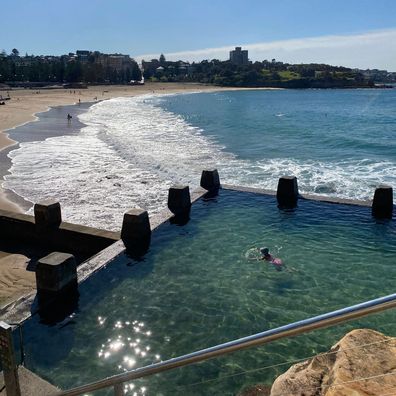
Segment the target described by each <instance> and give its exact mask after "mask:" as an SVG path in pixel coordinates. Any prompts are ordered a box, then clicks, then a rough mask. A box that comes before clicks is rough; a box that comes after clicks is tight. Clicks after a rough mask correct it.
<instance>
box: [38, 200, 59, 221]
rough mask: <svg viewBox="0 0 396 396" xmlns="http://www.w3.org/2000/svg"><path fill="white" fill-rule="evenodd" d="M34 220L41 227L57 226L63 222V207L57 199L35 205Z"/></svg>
mask: <svg viewBox="0 0 396 396" xmlns="http://www.w3.org/2000/svg"><path fill="white" fill-rule="evenodd" d="M34 220H35V223H36V226H38V227H40V228H57V227H59V226H60V224H61V222H62V214H61V207H60V204H59V202H57V201H55V200H46V201H42V202H38V203H36V204H35V205H34Z"/></svg>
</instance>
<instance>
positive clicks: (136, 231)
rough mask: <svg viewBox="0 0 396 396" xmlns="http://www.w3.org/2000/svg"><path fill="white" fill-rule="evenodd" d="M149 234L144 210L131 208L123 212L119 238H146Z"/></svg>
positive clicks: (147, 217)
mask: <svg viewBox="0 0 396 396" xmlns="http://www.w3.org/2000/svg"><path fill="white" fill-rule="evenodd" d="M150 235H151V227H150V220H149V216H148V213H147V211H146V210H143V209H131V210H129V211H128V212H127V213H125V214H124V220H123V222H122V229H121V239H122V240H131V239H136V238H147V237H150Z"/></svg>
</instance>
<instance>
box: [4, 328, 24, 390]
mask: <svg viewBox="0 0 396 396" xmlns="http://www.w3.org/2000/svg"><path fill="white" fill-rule="evenodd" d="M0 361H1V365H2V368H3V376H4V385H5V390H6V394H7V396H21V389H20V386H19V378H18V366H17V364H16V359H15V350H14V343H13V340H12V327H11V326H10V325H8V324H7V323H5V322H0Z"/></svg>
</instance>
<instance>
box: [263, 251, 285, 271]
mask: <svg viewBox="0 0 396 396" xmlns="http://www.w3.org/2000/svg"><path fill="white" fill-rule="evenodd" d="M260 253H261V254H262V257H261V260H265V261H268V262H270V263H271V264H273V265H274V266H275V268H276V269H277V270H278V271H281V270H282V266H283V261H282V260H281V259H280V258H278V257H274V256H272V255H271V254H270V252H269V249H268V248H260Z"/></svg>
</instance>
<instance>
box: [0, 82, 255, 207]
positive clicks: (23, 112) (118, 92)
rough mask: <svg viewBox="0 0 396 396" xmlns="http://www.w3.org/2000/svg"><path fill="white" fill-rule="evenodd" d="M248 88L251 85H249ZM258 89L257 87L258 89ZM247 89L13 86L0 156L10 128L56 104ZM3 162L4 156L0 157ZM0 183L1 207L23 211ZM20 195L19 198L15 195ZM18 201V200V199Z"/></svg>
mask: <svg viewBox="0 0 396 396" xmlns="http://www.w3.org/2000/svg"><path fill="white" fill-rule="evenodd" d="M249 89H251V88H249ZM259 89H260V88H259ZM231 90H246V88H233V87H229V88H228V87H214V86H209V85H203V84H196V83H146V84H145V85H141V86H140V85H133V86H125V85H100V86H91V87H88V88H87V89H81V90H80V89H53V90H40V89H36V90H34V89H13V90H10V91H9V94H10V97H11V100H10V101H7V104H6V105H5V106H1V108H0V155H3V156H4V157H6V156H7V154H8V151H9V150H10V149H11V148H12V147H13V146H16V145H17V144H18V143H19V142H18V141H17V140H14V139H11V138H10V137H9V134H10V132H12V130H13V129H15V128H18V127H21V126H23V125H25V124H29V123H31V122H35V121H38V120H39V118H38V116H37V114H38V113H44V112H46V111H49V110H50V109H52V108H54V107H58V106H69V105H76V104H78V103H79V102H80V103H84V104H87V103H88V102H89V103H97V102H99V101H102V100H108V99H112V98H117V97H125V96H127V97H134V96H140V95H144V94H153V93H154V94H179V93H193V92H218V91H231ZM2 162H3V163H5V161H4V159H3V160H2ZM8 169H9V168H7V169H5V170H3V172H2V173H1V174H0V177H1V179H2V181H1V183H2V182H3V181H4V175H5V174H6V173H7V171H8ZM14 194H15V193H14V192H13V191H11V190H8V189H5V188H3V187H2V185H1V186H0V209H4V210H8V211H13V212H20V213H23V212H24V211H25V210H24V208H23V205H21V203H20V202H23V201H24V199H23V198H22V197H19V196H17V194H15V196H14ZM17 197H19V198H17ZM18 201H19V202H18Z"/></svg>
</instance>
